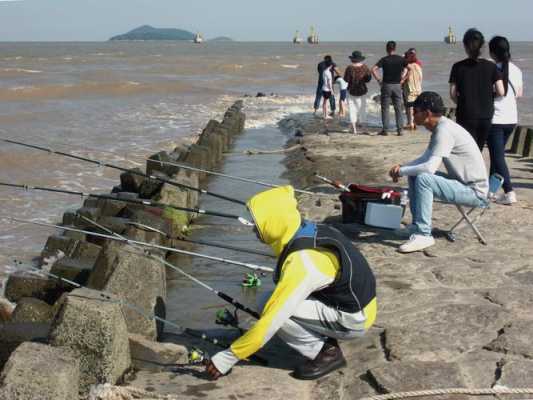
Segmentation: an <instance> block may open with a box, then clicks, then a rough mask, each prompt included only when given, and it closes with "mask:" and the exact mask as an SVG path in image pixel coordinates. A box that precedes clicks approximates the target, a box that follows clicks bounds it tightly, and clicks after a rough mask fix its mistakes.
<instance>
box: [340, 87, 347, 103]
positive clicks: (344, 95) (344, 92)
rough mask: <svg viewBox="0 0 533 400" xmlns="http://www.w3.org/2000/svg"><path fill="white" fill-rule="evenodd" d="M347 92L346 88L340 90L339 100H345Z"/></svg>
mask: <svg viewBox="0 0 533 400" xmlns="http://www.w3.org/2000/svg"><path fill="white" fill-rule="evenodd" d="M347 93H348V89H344V90H341V101H346V95H347Z"/></svg>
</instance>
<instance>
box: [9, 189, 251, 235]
mask: <svg viewBox="0 0 533 400" xmlns="http://www.w3.org/2000/svg"><path fill="white" fill-rule="evenodd" d="M0 186H7V187H13V188H18V189H24V190H39V191H44V192H52V193H62V194H69V195H74V196H80V197H92V198H95V199H104V200H115V201H122V202H124V203H132V204H140V205H144V206H149V207H157V208H167V207H168V208H173V209H175V210H180V211H187V212H190V213H197V214H205V215H212V216H215V217H222V218H231V219H236V220H237V221H239V222H240V223H241V224H243V225H247V226H254V224H253V222H250V221H248V220H247V219H245V218H243V217H241V216H239V215H235V214H227V213H222V212H218V211H209V210H203V209H201V208H188V207H181V206H174V205H171V204H166V203H159V202H156V201H151V200H145V199H125V198H120V197H114V196H111V195H107V194H93V193H84V192H77V191H73V190H65V189H55V188H49V187H43V186H30V185H21V184H16V183H7V182H0Z"/></svg>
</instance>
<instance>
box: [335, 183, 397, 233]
mask: <svg viewBox="0 0 533 400" xmlns="http://www.w3.org/2000/svg"><path fill="white" fill-rule="evenodd" d="M348 187H349V188H350V192H344V193H342V194H341V195H340V200H341V202H342V222H343V223H344V224H350V223H354V222H357V223H359V224H366V223H367V222H366V221H367V219H366V215H367V213H368V206H369V205H370V204H381V205H397V206H399V204H400V197H401V193H400V192H397V191H395V190H393V189H390V188H379V187H370V186H363V185H355V184H350V185H348ZM400 208H401V209H402V212H403V208H402V207H400ZM371 220H372V221H373V220H375V217H373V218H371ZM369 225H373V224H369ZM373 226H380V225H373Z"/></svg>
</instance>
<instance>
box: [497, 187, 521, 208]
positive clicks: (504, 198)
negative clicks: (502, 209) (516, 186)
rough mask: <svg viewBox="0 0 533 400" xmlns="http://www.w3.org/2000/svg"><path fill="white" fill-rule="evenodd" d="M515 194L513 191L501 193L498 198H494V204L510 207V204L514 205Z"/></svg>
mask: <svg viewBox="0 0 533 400" xmlns="http://www.w3.org/2000/svg"><path fill="white" fill-rule="evenodd" d="M516 202H517V200H516V193H515V192H514V190H512V191H510V192H507V193H503V194H501V195H500V196H498V197H496V203H498V204H505V205H506V206H510V205H511V204H514V203H516Z"/></svg>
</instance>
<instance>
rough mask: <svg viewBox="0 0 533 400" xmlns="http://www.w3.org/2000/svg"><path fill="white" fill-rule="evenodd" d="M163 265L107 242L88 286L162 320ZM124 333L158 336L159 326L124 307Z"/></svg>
mask: <svg viewBox="0 0 533 400" xmlns="http://www.w3.org/2000/svg"><path fill="white" fill-rule="evenodd" d="M165 268H166V267H165V266H164V265H163V264H162V263H160V262H157V261H155V260H153V259H151V258H149V257H147V256H146V255H144V254H143V253H142V252H140V251H139V250H137V249H135V248H134V247H132V246H129V245H123V244H121V243H117V242H110V243H107V244H106V245H105V246H104V249H103V250H102V253H101V254H100V257H99V258H98V260H97V261H96V265H95V267H94V270H93V271H92V273H91V276H90V277H89V282H88V283H87V285H88V287H90V288H92V289H96V290H102V291H105V292H109V293H113V294H115V295H117V296H120V297H121V298H123V299H124V300H125V301H127V302H128V303H131V304H134V305H135V306H136V307H138V308H139V309H140V310H142V312H143V313H144V314H146V315H153V314H154V313H155V314H156V315H157V316H159V317H162V318H164V317H165V306H164V304H165V300H166V271H165ZM123 312H124V316H125V319H126V323H127V327H128V331H129V332H130V333H137V334H140V335H143V336H145V337H147V338H150V339H156V338H157V337H158V336H160V334H161V333H162V328H163V326H162V325H161V324H159V323H157V321H155V320H150V319H148V318H146V316H143V315H141V314H139V313H138V312H136V311H134V310H132V309H130V308H127V307H124V308H123Z"/></svg>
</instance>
